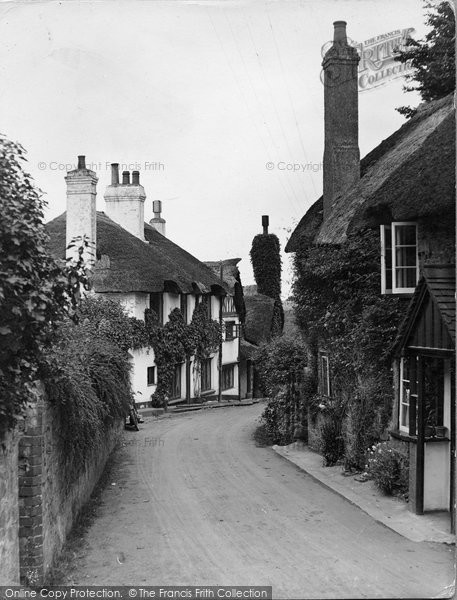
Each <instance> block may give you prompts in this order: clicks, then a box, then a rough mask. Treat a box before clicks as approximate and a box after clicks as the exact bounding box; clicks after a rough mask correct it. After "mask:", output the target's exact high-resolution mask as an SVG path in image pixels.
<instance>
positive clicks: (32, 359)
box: [0, 137, 78, 430]
mask: <svg viewBox="0 0 457 600" xmlns="http://www.w3.org/2000/svg"><path fill="white" fill-rule="evenodd" d="M24 154H25V151H24V149H23V148H22V146H20V145H19V144H15V143H13V142H11V141H9V140H7V139H5V138H4V137H0V210H1V215H2V218H1V219H0V238H1V240H2V243H1V246H0V315H1V316H0V387H1V389H2V394H1V399H0V430H5V429H8V428H11V427H13V426H14V423H15V420H16V417H17V416H18V415H19V414H20V412H21V409H22V408H23V407H24V405H25V404H26V402H27V401H31V400H33V399H34V398H35V397H36V396H35V394H36V388H35V382H36V380H37V378H38V376H39V369H40V357H41V355H42V352H43V349H44V347H45V346H46V345H47V344H49V343H50V340H51V339H52V336H53V333H54V331H55V328H56V325H57V323H58V322H59V321H60V320H61V319H62V318H63V317H64V315H65V314H67V313H68V312H69V311H70V310H71V299H70V296H71V294H72V290H73V289H74V285H75V282H74V281H71V282H70V281H69V279H68V276H67V274H66V272H65V269H64V268H63V266H61V265H59V264H58V263H57V262H56V261H55V260H54V259H53V258H52V257H51V256H50V254H49V253H48V251H47V249H46V243H47V234H46V232H45V229H44V225H43V208H44V205H45V204H44V201H43V199H42V197H41V194H40V192H39V191H38V190H37V189H36V188H35V187H34V185H33V182H32V180H31V178H30V176H29V175H28V174H27V173H25V172H24V170H23V167H22V165H23V162H24V160H25V158H24ZM75 273H77V270H76V271H75ZM77 287H78V286H77Z"/></svg>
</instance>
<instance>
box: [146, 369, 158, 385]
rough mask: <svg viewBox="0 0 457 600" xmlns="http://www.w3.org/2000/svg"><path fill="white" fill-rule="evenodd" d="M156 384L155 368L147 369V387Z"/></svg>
mask: <svg viewBox="0 0 457 600" xmlns="http://www.w3.org/2000/svg"><path fill="white" fill-rule="evenodd" d="M155 382H156V368H155V367H148V385H154V384H155Z"/></svg>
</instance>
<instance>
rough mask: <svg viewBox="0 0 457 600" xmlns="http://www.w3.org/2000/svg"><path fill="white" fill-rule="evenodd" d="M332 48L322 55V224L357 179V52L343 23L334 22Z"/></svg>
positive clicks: (358, 155) (358, 162) (358, 153)
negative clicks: (349, 40) (323, 143)
mask: <svg viewBox="0 0 457 600" xmlns="http://www.w3.org/2000/svg"><path fill="white" fill-rule="evenodd" d="M333 26H334V36H333V45H332V46H331V47H330V48H329V50H328V51H327V52H326V54H325V56H324V60H323V62H322V67H323V69H324V121H325V147H324V170H323V174H324V221H325V219H326V218H327V217H328V216H329V214H330V212H331V210H332V207H333V205H334V203H335V201H336V200H337V198H338V196H341V195H342V194H344V192H345V191H346V190H348V189H349V188H350V187H352V186H353V185H355V184H356V183H357V181H358V180H359V179H360V152H359V128H358V82H357V65H358V63H359V60H360V59H359V56H358V54H357V50H356V49H355V48H353V47H352V46H350V45H349V44H348V41H347V36H346V22H345V21H335V22H334V23H333Z"/></svg>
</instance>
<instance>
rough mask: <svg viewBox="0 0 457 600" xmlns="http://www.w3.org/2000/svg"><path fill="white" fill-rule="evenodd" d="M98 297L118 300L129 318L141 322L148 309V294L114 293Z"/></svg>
mask: <svg viewBox="0 0 457 600" xmlns="http://www.w3.org/2000/svg"><path fill="white" fill-rule="evenodd" d="M100 295H101V296H104V297H105V298H111V299H112V300H119V302H120V303H121V304H122V306H123V307H124V308H125V310H126V311H127V313H128V314H129V316H130V317H136V318H137V319H141V320H142V321H143V320H144V311H145V309H146V308H149V294H141V293H139V292H137V293H134V292H132V293H130V294H122V293H114V294H100Z"/></svg>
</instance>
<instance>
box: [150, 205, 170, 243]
mask: <svg viewBox="0 0 457 600" xmlns="http://www.w3.org/2000/svg"><path fill="white" fill-rule="evenodd" d="M152 210H153V212H154V218H153V219H151V220H150V221H149V225H152V227H154V229H156V230H157V231H158V232H159V233H161V234H162V235H163V236H165V235H166V234H165V223H166V221H165V219H162V217H161V216H160V215H161V213H162V201H161V200H154V202H153V203H152Z"/></svg>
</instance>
